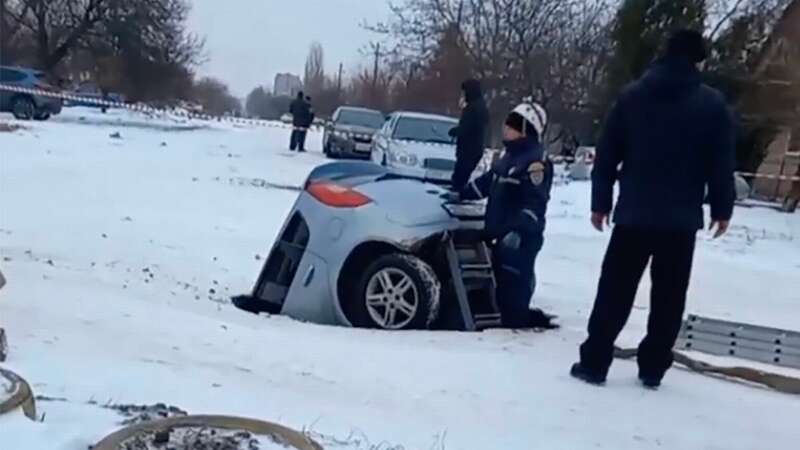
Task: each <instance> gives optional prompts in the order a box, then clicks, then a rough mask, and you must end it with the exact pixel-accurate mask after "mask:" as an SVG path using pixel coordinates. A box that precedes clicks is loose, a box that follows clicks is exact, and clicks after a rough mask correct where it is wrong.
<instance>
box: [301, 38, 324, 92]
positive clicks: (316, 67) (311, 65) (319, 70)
mask: <svg viewBox="0 0 800 450" xmlns="http://www.w3.org/2000/svg"><path fill="white" fill-rule="evenodd" d="M303 83H304V84H305V88H306V91H308V92H309V93H311V94H312V95H318V94H320V93H321V92H322V91H323V90H324V89H325V51H324V50H323V49H322V45H321V44H320V43H319V42H314V43H312V44H311V49H310V50H309V51H308V58H307V59H306V70H305V77H304V79H303Z"/></svg>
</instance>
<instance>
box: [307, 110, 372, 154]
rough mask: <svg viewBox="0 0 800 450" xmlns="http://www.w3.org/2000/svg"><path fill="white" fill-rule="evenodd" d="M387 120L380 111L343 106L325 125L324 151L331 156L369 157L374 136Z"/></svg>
mask: <svg viewBox="0 0 800 450" xmlns="http://www.w3.org/2000/svg"><path fill="white" fill-rule="evenodd" d="M385 121H386V118H385V117H384V115H383V113H381V112H380V111H375V110H372V109H366V108H354V107H350V106H343V107H341V108H339V109H337V110H336V111H335V112H334V113H333V116H332V117H331V121H330V122H328V124H327V125H326V126H325V133H324V135H323V138H322V148H323V151H324V152H325V154H326V155H328V157H329V158H342V157H351V158H364V159H369V156H370V152H371V151H372V137H373V136H374V135H375V133H376V132H377V131H378V130H379V129H380V128H381V127H382V126H383V124H384V122H385Z"/></svg>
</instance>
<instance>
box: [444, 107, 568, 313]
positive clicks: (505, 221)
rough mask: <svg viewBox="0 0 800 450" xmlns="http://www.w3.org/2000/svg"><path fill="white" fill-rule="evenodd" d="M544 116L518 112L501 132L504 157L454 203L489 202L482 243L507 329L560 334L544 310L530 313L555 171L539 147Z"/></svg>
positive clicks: (539, 111) (536, 111) (532, 111)
mask: <svg viewBox="0 0 800 450" xmlns="http://www.w3.org/2000/svg"><path fill="white" fill-rule="evenodd" d="M546 125H547V114H546V113H545V110H544V109H543V108H542V107H541V106H539V105H538V104H535V103H533V102H525V103H523V104H521V105H519V106H517V107H516V108H515V109H514V110H513V111H512V112H511V114H510V115H509V116H508V118H507V120H506V123H505V128H504V131H503V137H504V144H505V148H506V151H505V154H504V155H503V156H502V157H501V158H500V159H499V160H498V161H497V162H496V163H495V164H494V165H493V167H492V169H491V171H489V172H487V173H486V174H484V175H482V176H480V177H479V178H477V179H475V180H474V181H472V182H471V183H469V184H468V185H467V186H466V187H464V188H463V189H462V190H461V191H460V192H459V193H458V194H457V195H455V196H454V199H457V200H477V199H481V198H486V197H488V198H489V201H488V204H487V207H486V218H485V229H484V230H483V231H481V232H480V236H478V239H481V240H486V241H489V242H491V243H492V258H493V265H494V272H495V277H496V279H497V296H496V297H497V302H498V306H499V308H500V313H501V316H502V320H503V326H504V327H506V328H531V327H533V328H556V326H555V325H553V324H552V323H551V318H550V317H548V316H546V315H545V314H544V313H543V312H542V311H540V310H533V311H531V310H530V303H531V297H532V296H533V290H532V289H533V277H534V265H535V263H536V257H537V255H538V254H539V251H541V249H542V246H543V245H544V229H545V214H546V213H547V203H548V201H549V200H550V188H551V186H552V180H553V166H552V164H551V163H550V162H549V161H548V160H547V159H546V157H545V154H544V149H543V148H542V145H541V144H540V142H539V137H540V136H541V135H542V134H543V132H544V129H545V127H546Z"/></svg>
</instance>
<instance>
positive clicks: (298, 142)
mask: <svg viewBox="0 0 800 450" xmlns="http://www.w3.org/2000/svg"><path fill="white" fill-rule="evenodd" d="M306 135H308V131H307V130H303V129H298V128H295V129H293V130H292V136H291V138H290V139H289V141H290V142H289V150H299V151H301V152H304V151H305V150H306Z"/></svg>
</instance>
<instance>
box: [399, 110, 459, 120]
mask: <svg viewBox="0 0 800 450" xmlns="http://www.w3.org/2000/svg"><path fill="white" fill-rule="evenodd" d="M392 115H396V116H398V117H400V118H404V117H405V118H409V119H423V120H442V121H445V122H458V119H456V118H454V117H450V116H443V115H441V114H428V113H422V112H414V111H396V112H394V113H392Z"/></svg>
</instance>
